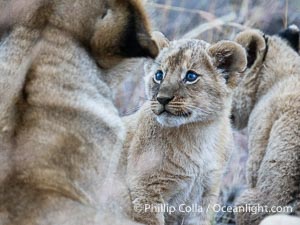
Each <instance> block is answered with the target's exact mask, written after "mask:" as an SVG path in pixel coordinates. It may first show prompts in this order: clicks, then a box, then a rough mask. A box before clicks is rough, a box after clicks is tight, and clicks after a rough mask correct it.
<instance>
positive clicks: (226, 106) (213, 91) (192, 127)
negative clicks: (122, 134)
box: [124, 35, 246, 225]
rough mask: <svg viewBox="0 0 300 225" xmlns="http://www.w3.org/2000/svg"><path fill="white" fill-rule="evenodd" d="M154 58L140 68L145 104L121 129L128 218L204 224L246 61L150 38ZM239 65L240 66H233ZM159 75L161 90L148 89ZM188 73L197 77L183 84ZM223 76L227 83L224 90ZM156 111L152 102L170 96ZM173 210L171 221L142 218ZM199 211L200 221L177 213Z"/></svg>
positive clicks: (225, 48)
mask: <svg viewBox="0 0 300 225" xmlns="http://www.w3.org/2000/svg"><path fill="white" fill-rule="evenodd" d="M158 37H160V38H163V39H162V40H160V41H157V42H158V43H160V44H159V46H160V47H165V48H163V49H162V50H161V52H160V54H159V56H158V57H157V58H156V60H155V61H154V62H149V64H147V65H146V66H145V70H146V89H147V94H148V97H149V99H150V101H149V102H147V103H146V104H145V105H144V106H143V107H142V108H141V109H140V110H139V111H138V112H137V113H135V114H133V115H131V116H129V117H125V118H124V120H125V122H126V125H127V139H126V141H125V149H124V151H125V152H127V154H128V158H127V176H126V177H127V182H128V186H129V188H130V196H131V200H132V203H133V209H134V210H133V218H134V219H135V220H136V221H138V222H141V223H144V224H148V225H159V224H202V225H204V224H210V219H211V217H210V216H212V214H211V209H208V212H207V211H206V208H207V207H208V206H209V204H213V203H215V202H216V199H217V196H218V192H219V187H220V180H221V175H222V172H223V169H224V167H225V164H226V161H227V159H228V156H229V150H230V148H231V147H232V146H231V144H232V133H231V127H230V121H229V114H230V105H231V93H232V88H233V87H234V85H233V84H234V83H235V80H236V79H237V77H238V72H239V71H241V70H243V69H244V67H245V63H246V55H245V52H244V50H243V49H242V47H241V46H239V45H237V44H235V43H233V42H227V41H223V42H219V43H217V44H214V45H211V46H210V45H209V44H208V43H206V42H204V41H199V40H180V41H173V42H171V43H168V42H167V41H166V39H165V38H164V37H162V36H161V35H156V38H158ZM236 58H238V59H239V60H232V59H236ZM157 70H163V71H164V72H165V73H166V74H165V78H164V80H163V82H162V83H161V84H157V83H155V82H154V81H153V79H154V75H155V73H156V71H157ZM188 70H193V71H195V72H196V73H198V74H199V75H200V77H199V80H198V81H197V82H196V83H194V84H185V83H184V82H183V77H184V76H185V74H186V73H187V71H188ZM224 76H228V84H226V80H225V78H224ZM173 95H174V98H173V100H172V101H171V102H169V103H168V104H167V105H166V106H165V109H167V110H168V111H169V112H171V113H172V114H173V115H170V114H169V113H166V112H164V113H162V114H160V112H161V110H162V108H163V106H162V104H160V103H159V102H158V101H157V97H159V96H173ZM162 204H166V205H168V206H174V207H176V209H177V211H176V212H174V213H173V214H172V215H169V214H168V213H165V214H164V213H163V212H155V211H152V212H151V211H149V210H146V208H145V207H147V205H151V206H154V207H155V206H156V207H157V206H160V205H162ZM180 204H186V205H188V206H192V204H198V206H199V207H200V206H202V207H203V208H204V212H203V213H181V212H179V205H180Z"/></svg>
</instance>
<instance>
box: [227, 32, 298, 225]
mask: <svg viewBox="0 0 300 225" xmlns="http://www.w3.org/2000/svg"><path fill="white" fill-rule="evenodd" d="M236 41H237V42H238V43H240V44H241V45H242V46H244V47H245V49H246V50H247V58H248V65H247V69H246V70H245V72H244V78H243V80H242V81H241V82H240V84H239V86H238V88H237V89H236V90H235V92H234V98H233V108H232V115H233V116H232V118H233V120H234V121H233V123H234V126H235V127H237V128H240V129H242V128H244V127H246V126H247V125H248V135H249V159H248V166H247V181H248V189H247V190H246V191H245V192H244V193H243V194H242V195H241V196H240V198H239V199H238V201H237V205H239V206H243V207H245V206H247V205H252V206H263V207H265V208H266V207H267V210H264V211H260V212H259V213H254V212H253V213H251V212H242V211H241V212H240V213H238V214H237V215H236V216H237V224H239V225H242V224H245V225H247V224H252V225H257V224H259V223H260V221H262V220H263V218H264V217H266V216H267V215H269V214H274V213H275V211H276V210H278V209H279V210H281V209H283V207H284V206H291V208H294V211H296V212H297V211H298V212H300V201H299V199H300V164H299V160H300V145H299V142H300V120H299V118H300V56H299V55H298V53H297V52H296V51H295V50H294V49H293V48H291V47H290V46H288V44H287V42H286V40H285V39H282V38H280V37H279V36H267V35H264V34H263V33H262V32H260V31H258V30H247V31H244V32H242V33H240V34H239V35H238V36H237V37H236ZM271 211H273V212H272V213H271ZM278 212H280V211H278ZM285 212H286V213H289V212H287V211H285Z"/></svg>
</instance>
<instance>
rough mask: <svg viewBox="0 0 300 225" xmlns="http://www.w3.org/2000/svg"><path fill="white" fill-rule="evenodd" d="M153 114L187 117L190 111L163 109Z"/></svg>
mask: <svg viewBox="0 0 300 225" xmlns="http://www.w3.org/2000/svg"><path fill="white" fill-rule="evenodd" d="M154 113H155V112H154ZM155 114H156V115H157V116H162V115H164V116H169V117H189V116H191V114H192V113H191V112H183V111H181V112H171V111H169V110H167V109H163V110H161V111H160V112H158V113H155Z"/></svg>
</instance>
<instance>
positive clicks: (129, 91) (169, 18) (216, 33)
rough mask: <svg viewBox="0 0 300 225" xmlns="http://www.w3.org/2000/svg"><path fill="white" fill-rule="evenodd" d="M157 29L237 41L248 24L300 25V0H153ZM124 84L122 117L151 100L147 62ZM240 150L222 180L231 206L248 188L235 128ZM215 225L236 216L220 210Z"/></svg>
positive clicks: (237, 134)
mask: <svg viewBox="0 0 300 225" xmlns="http://www.w3.org/2000/svg"><path fill="white" fill-rule="evenodd" d="M146 7H147V10H148V12H149V15H150V17H151V18H152V23H153V27H154V29H155V30H159V31H161V32H163V33H164V34H165V35H166V36H167V37H168V38H169V39H170V40H173V39H179V38H199V39H203V40H205V41H207V42H216V41H219V40H222V39H227V40H233V39H234V37H235V35H236V34H237V33H238V32H240V31H242V30H244V29H246V28H258V29H261V30H263V31H264V32H265V33H267V34H271V35H272V34H276V33H278V32H279V31H280V30H282V29H284V28H286V27H287V26H288V25H291V24H296V25H297V26H300V0H148V1H147V4H146ZM131 73H132V74H131V75H130V78H129V79H128V80H126V81H125V83H123V85H122V86H121V87H120V89H119V91H118V94H117V98H116V104H117V106H118V107H119V109H120V113H121V115H123V116H124V115H130V114H132V113H134V112H135V111H136V110H138V108H139V107H140V106H141V105H142V104H143V102H144V101H145V100H146V98H145V94H144V80H143V73H144V72H143V60H139V61H138V62H137V63H136V66H135V67H134V68H132V72H131ZM234 138H235V148H234V149H233V152H232V156H231V159H230V161H229V163H228V167H227V168H226V172H225V174H224V178H223V184H222V191H221V193H220V200H219V203H220V204H222V205H229V206H230V205H232V204H234V200H235V198H236V196H237V195H239V193H240V192H241V191H242V190H243V189H244V188H245V184H246V178H245V167H246V161H247V157H248V150H247V137H246V130H243V131H234ZM215 217H216V218H215V221H213V223H214V224H219V225H222V224H224V225H225V224H227V225H228V224H235V223H234V217H233V215H232V214H228V213H219V214H217V215H216V216H215Z"/></svg>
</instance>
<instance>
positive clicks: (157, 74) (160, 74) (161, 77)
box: [154, 70, 164, 83]
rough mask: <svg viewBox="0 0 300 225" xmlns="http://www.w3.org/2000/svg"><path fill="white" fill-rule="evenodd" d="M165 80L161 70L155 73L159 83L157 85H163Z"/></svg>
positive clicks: (155, 78)
mask: <svg viewBox="0 0 300 225" xmlns="http://www.w3.org/2000/svg"><path fill="white" fill-rule="evenodd" d="M163 79H164V73H163V72H162V71H161V70H158V71H157V72H156V73H155V76H154V80H155V81H156V82H157V83H161V81H162V80H163Z"/></svg>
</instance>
